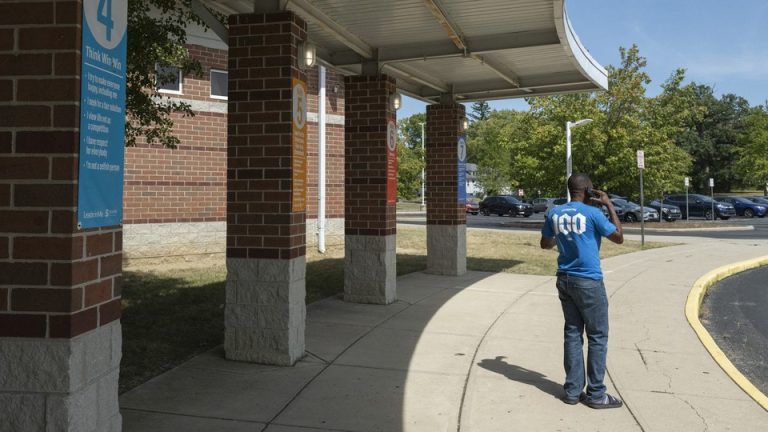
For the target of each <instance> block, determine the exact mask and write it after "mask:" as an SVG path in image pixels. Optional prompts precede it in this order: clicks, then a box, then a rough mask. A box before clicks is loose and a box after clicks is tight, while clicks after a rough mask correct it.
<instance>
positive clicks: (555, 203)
mask: <svg viewBox="0 0 768 432" xmlns="http://www.w3.org/2000/svg"><path fill="white" fill-rule="evenodd" d="M567 202H568V198H556V199H555V200H554V201H552V205H551V206H550V207H554V206H559V205H563V204H565V203H567ZM596 207H598V206H596ZM599 208H600V210H602V212H603V214H604V215H605V217H608V209H607V208H605V206H604V205H600V206H599ZM614 209H615V210H616V216H618V217H619V220H624V209H622V208H619V207H616V206H614Z"/></svg>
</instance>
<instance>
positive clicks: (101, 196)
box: [77, 0, 128, 229]
mask: <svg viewBox="0 0 768 432" xmlns="http://www.w3.org/2000/svg"><path fill="white" fill-rule="evenodd" d="M127 28H128V0H111V1H106V2H105V1H103V0H101V1H100V0H83V41H82V48H81V49H82V51H81V52H82V62H81V78H80V162H79V170H78V182H77V227H78V228H80V229H84V228H98V227H105V226H113V225H120V224H121V223H122V220H123V172H124V165H125V81H126V79H125V77H126V67H127V66H126V50H127V37H126V30H127Z"/></svg>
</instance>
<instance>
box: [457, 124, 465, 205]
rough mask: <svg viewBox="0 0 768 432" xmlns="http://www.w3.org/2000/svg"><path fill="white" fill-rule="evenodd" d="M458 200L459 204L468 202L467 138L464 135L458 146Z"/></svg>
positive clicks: (461, 136)
mask: <svg viewBox="0 0 768 432" xmlns="http://www.w3.org/2000/svg"><path fill="white" fill-rule="evenodd" d="M456 150H457V152H458V163H457V164H456V165H457V166H458V170H459V172H458V179H459V184H458V185H457V187H458V201H459V204H464V203H466V202H467V139H466V137H464V136H463V135H459V143H458V148H457V149H456Z"/></svg>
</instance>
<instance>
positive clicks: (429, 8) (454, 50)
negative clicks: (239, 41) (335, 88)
mask: <svg viewBox="0 0 768 432" xmlns="http://www.w3.org/2000/svg"><path fill="white" fill-rule="evenodd" d="M198 1H200V2H202V4H204V5H205V6H208V7H209V8H210V9H212V10H214V11H217V12H220V13H222V14H226V15H230V14H237V13H248V12H275V11H280V10H291V11H293V12H295V13H296V14H298V15H299V16H301V17H302V18H304V19H305V20H306V21H307V26H308V27H307V34H308V38H309V40H310V41H311V42H312V43H313V44H314V45H315V46H316V47H317V54H318V57H319V59H320V60H321V61H322V62H323V63H325V64H326V65H327V66H330V67H333V68H336V69H338V70H340V71H342V72H345V73H348V74H350V75H359V74H370V73H371V72H374V71H377V72H381V73H386V74H388V75H390V76H392V77H395V78H396V79H397V86H398V89H399V90H400V91H402V92H403V93H405V94H407V95H410V96H412V97H415V98H417V99H421V100H423V101H425V102H430V103H432V102H437V101H439V99H440V97H441V95H446V94H447V95H452V96H453V99H454V100H456V101H458V102H461V101H471V100H479V99H507V98H518V97H531V96H541V95H548V94H560V93H568V92H582V91H591V90H606V89H607V88H608V76H607V73H606V71H605V69H603V67H602V66H600V65H599V64H598V63H597V62H596V61H595V60H594V59H593V58H592V57H591V56H590V55H589V52H588V51H587V50H586V48H584V47H583V46H582V45H581V43H580V42H579V39H578V37H577V36H576V33H575V32H574V30H573V28H572V27H571V24H570V21H569V20H568V15H567V14H566V11H565V1H564V0H484V1H467V0H394V1H388V2H385V1H381V0H270V1H255V2H254V1H249V0H198ZM211 27H212V28H214V30H215V31H217V32H219V33H220V32H226V29H224V28H223V27H222V26H216V25H215V23H214V25H212V26H211ZM219 36H223V35H222V34H220V35H219ZM222 40H227V38H226V37H222ZM373 68H376V69H375V70H374V69H373Z"/></svg>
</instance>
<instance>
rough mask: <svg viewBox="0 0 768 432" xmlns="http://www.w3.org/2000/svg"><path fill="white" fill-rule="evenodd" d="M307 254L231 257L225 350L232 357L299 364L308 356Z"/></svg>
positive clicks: (260, 361) (241, 359)
mask: <svg viewBox="0 0 768 432" xmlns="http://www.w3.org/2000/svg"><path fill="white" fill-rule="evenodd" d="M305 274H306V257H303V256H301V257H298V258H294V259H290V260H278V259H248V258H228V259H227V285H226V290H227V293H226V299H227V300H226V309H225V315H224V316H225V320H224V325H225V335H224V350H225V353H226V357H227V358H228V359H230V360H238V361H247V362H253V363H262V364H273V365H279V366H293V365H294V364H295V363H296V362H297V361H298V360H299V359H301V358H302V357H303V356H304V327H305V321H306V315H307V309H306V306H305V304H304V300H305V297H306V279H305Z"/></svg>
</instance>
